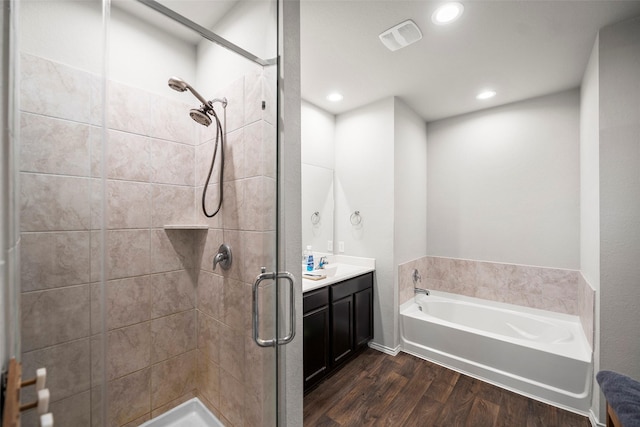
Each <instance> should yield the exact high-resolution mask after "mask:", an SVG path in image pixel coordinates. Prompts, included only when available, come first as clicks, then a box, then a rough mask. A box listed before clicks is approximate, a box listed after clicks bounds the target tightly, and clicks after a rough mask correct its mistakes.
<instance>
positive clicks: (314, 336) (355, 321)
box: [303, 273, 373, 391]
mask: <svg viewBox="0 0 640 427" xmlns="http://www.w3.org/2000/svg"><path fill="white" fill-rule="evenodd" d="M303 307H304V314H303V330H304V332H303V333H304V342H303V346H304V347H303V354H304V360H303V363H304V390H305V391H308V390H309V389H311V388H312V387H313V386H314V385H316V384H317V383H318V382H320V381H321V380H322V379H324V378H326V377H327V376H328V375H329V374H331V373H333V372H335V370H336V369H338V368H339V367H340V366H341V365H342V364H343V363H344V362H346V361H347V360H349V359H351V358H352V357H353V356H355V355H356V354H357V353H359V351H361V350H363V349H364V348H365V347H366V345H367V343H368V342H369V341H370V340H371V339H372V338H373V273H366V274H364V275H362V276H358V277H354V278H352V279H348V280H345V281H343V282H340V283H336V284H333V285H329V286H327V287H325V288H321V289H316V290H313V291H309V292H306V293H305V294H304V298H303Z"/></svg>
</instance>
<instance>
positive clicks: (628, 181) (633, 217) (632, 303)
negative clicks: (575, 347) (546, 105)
mask: <svg viewBox="0 0 640 427" xmlns="http://www.w3.org/2000/svg"><path fill="white" fill-rule="evenodd" d="M599 56H600V61H599V73H600V74H599V77H600V88H599V90H600V117H599V121H600V292H601V295H600V314H601V315H600V344H601V345H600V369H607V370H614V371H618V372H620V373H623V374H626V375H629V376H631V377H634V378H636V379H638V380H640V334H638V325H640V310H638V301H640V263H639V262H638V260H640V173H639V172H638V171H639V170H640V139H639V138H638V135H640V85H638V76H640V17H638V18H635V19H633V20H629V21H626V22H623V23H620V24H615V25H612V26H609V27H605V28H604V29H602V30H601V31H600V46H599Z"/></svg>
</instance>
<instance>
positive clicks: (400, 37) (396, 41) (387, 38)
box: [378, 19, 422, 52]
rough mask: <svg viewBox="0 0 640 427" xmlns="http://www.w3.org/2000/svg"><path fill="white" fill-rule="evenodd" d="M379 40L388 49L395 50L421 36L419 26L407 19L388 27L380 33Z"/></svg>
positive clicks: (415, 40)
mask: <svg viewBox="0 0 640 427" xmlns="http://www.w3.org/2000/svg"><path fill="white" fill-rule="evenodd" d="M378 37H380V41H381V42H382V44H384V45H385V46H386V47H387V49H389V50H390V51H392V52H393V51H396V50H398V49H401V48H403V47H405V46H409V45H410V44H412V43H415V42H417V41H418V40H420V39H421V38H422V32H420V28H418V26H417V25H416V24H415V22H413V21H412V20H411V19H408V20H406V21H404V22H401V23H400V24H398V25H396V26H395V27H393V28H389V29H388V30H387V31H384V32H383V33H382V34H380V35H379V36H378Z"/></svg>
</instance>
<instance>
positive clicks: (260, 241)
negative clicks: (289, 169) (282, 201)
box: [195, 70, 276, 426]
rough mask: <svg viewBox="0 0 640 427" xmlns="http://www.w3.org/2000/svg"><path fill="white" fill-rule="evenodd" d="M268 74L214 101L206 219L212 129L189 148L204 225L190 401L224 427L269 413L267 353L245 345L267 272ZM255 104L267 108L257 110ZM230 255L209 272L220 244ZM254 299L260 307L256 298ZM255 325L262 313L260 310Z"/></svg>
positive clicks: (270, 204) (271, 233)
mask: <svg viewBox="0 0 640 427" xmlns="http://www.w3.org/2000/svg"><path fill="white" fill-rule="evenodd" d="M271 73H272V70H267V71H266V72H265V75H262V74H261V73H254V74H249V75H246V76H244V77H243V78H241V79H239V80H237V81H235V82H234V83H232V84H231V85H230V86H229V87H228V88H226V89H225V90H224V91H221V92H220V93H218V94H215V96H216V97H226V98H227V99H228V106H227V109H226V118H227V120H226V132H227V136H228V138H227V140H226V149H225V171H224V176H223V183H224V188H223V191H224V204H223V207H222V211H221V213H220V215H218V216H216V217H214V218H212V219H206V218H205V217H204V215H203V214H202V213H201V210H200V203H201V199H200V198H201V194H202V193H201V192H202V187H201V186H200V185H201V184H202V183H204V180H205V178H206V174H207V172H208V167H209V163H210V161H211V156H212V153H213V148H214V145H215V129H213V126H212V127H210V128H208V129H206V131H205V132H202V133H201V136H200V141H201V143H200V144H199V145H198V146H197V147H196V165H195V176H196V182H197V183H198V184H197V185H198V188H197V190H196V204H197V206H198V208H197V209H198V212H197V215H198V221H201V222H205V223H206V224H208V225H209V227H210V228H209V232H208V234H207V238H206V242H205V243H204V247H203V249H202V257H201V265H200V272H199V280H198V303H197V312H198V339H197V341H198V346H197V347H198V357H197V359H198V395H199V397H200V398H201V400H202V401H203V402H205V404H206V405H207V406H208V407H209V408H210V409H211V410H212V411H213V412H214V414H216V416H218V418H220V419H221V420H222V421H223V422H224V423H225V425H229V426H241V425H244V426H262V425H268V424H270V423H269V420H272V419H273V414H274V410H275V409H274V408H275V399H274V398H275V389H274V386H275V377H274V368H275V366H274V363H275V360H274V355H273V350H272V349H263V348H260V347H258V346H257V345H256V344H255V343H254V342H253V339H252V325H251V297H252V293H251V286H252V284H253V282H254V280H255V278H256V276H257V275H258V274H259V273H260V267H263V266H264V267H267V269H268V271H274V268H275V265H274V258H273V256H274V253H275V211H274V208H275V195H276V193H275V191H276V181H275V176H276V169H275V165H276V157H275V156H276V134H275V122H274V121H273V117H275V113H274V110H275V102H274V101H275V87H274V86H272V85H271V84H270V82H273V75H272V74H271ZM262 100H266V101H267V106H266V107H267V108H266V109H265V110H262V107H261V103H262ZM218 176H219V171H218V170H217V169H214V172H213V175H212V180H211V182H212V183H213V184H212V185H210V187H209V190H208V193H207V207H208V210H209V211H212V210H214V209H215V206H216V204H217V192H218V190H217V185H216V183H217V182H218ZM223 242H225V243H228V244H229V245H230V246H231V248H232V251H233V258H234V260H233V264H232V266H231V268H230V269H229V270H226V271H225V270H222V269H221V268H220V267H218V268H217V269H216V270H213V269H212V260H213V257H214V255H215V254H216V253H217V250H218V246H219V245H220V244H221V243H223ZM261 298H262V299H261V301H266V300H267V298H265V296H264V295H261ZM262 313H263V315H262V316H263V322H265V320H266V319H265V318H264V317H265V316H268V311H267V310H263V311H262Z"/></svg>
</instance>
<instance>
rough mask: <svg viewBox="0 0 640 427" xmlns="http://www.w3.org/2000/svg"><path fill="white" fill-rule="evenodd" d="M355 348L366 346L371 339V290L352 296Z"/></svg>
mask: <svg viewBox="0 0 640 427" xmlns="http://www.w3.org/2000/svg"><path fill="white" fill-rule="evenodd" d="M353 299H354V304H355V307H354V311H355V314H354V326H353V329H354V334H355V347H356V348H358V347H360V346H363V345H366V344H367V342H369V340H370V339H372V338H373V288H367V289H365V290H363V291H360V292H356V293H355V294H353Z"/></svg>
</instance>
